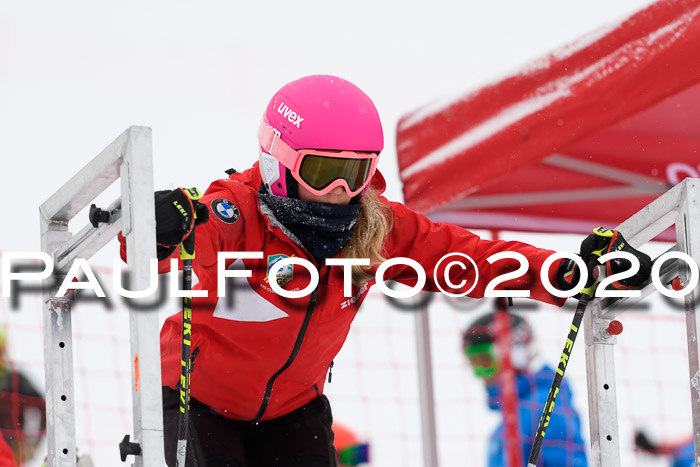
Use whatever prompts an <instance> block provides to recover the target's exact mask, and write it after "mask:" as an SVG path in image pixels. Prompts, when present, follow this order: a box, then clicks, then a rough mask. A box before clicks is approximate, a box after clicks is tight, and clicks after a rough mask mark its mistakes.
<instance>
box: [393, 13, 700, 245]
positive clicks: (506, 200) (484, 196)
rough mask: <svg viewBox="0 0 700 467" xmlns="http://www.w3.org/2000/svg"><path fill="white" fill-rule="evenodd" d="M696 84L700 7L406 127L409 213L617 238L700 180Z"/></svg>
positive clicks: (605, 39) (571, 54)
mask: <svg viewBox="0 0 700 467" xmlns="http://www.w3.org/2000/svg"><path fill="white" fill-rule="evenodd" d="M699 83H700V0H687V1H678V0H675V1H674V0H662V1H660V2H657V3H655V4H653V5H651V6H649V7H648V8H646V9H644V10H642V11H640V12H638V13H636V14H634V15H632V16H631V17H629V18H627V19H626V20H624V21H622V22H621V23H619V24H615V25H611V26H609V27H605V28H602V29H600V30H598V31H596V32H594V33H592V34H590V35H588V36H586V37H584V38H582V39H580V40H578V41H576V42H574V43H572V44H569V45H567V46H565V47H563V48H561V49H559V50H556V51H554V52H552V53H550V54H549V55H547V56H546V57H543V58H542V59H540V60H536V61H534V62H533V63H531V64H529V65H528V66H526V67H524V68H523V69H522V70H520V71H519V72H518V73H516V74H514V75H512V76H509V77H507V78H505V79H503V80H501V81H499V82H497V83H494V84H491V85H489V86H486V87H483V88H481V89H479V90H477V91H475V92H472V93H469V94H467V95H463V96H458V97H457V98H453V99H447V100H442V101H440V102H436V103H433V104H430V105H427V106H425V107H423V108H421V109H418V110H416V111H414V112H412V113H410V114H408V115H406V116H404V117H403V118H402V119H401V120H400V122H399V124H398V129H397V150H398V160H399V168H400V177H401V179H402V181H403V183H404V188H403V189H404V197H405V201H406V204H407V205H408V206H409V207H411V208H413V209H416V210H419V211H423V212H427V213H432V214H431V217H432V218H434V219H436V220H447V221H450V222H453V223H456V224H459V225H464V226H467V227H470V228H504V229H513V230H529V231H561V232H581V233H583V232H586V233H588V232H590V229H591V228H592V227H595V226H596V225H605V226H608V227H613V226H615V225H617V224H619V223H620V222H622V221H623V220H625V219H626V218H627V217H629V216H630V215H631V214H633V213H635V212H636V211H638V210H639V209H641V208H642V207H644V206H645V205H647V204H648V203H649V202H650V201H651V200H653V199H654V198H656V197H658V196H659V195H660V194H661V193H663V192H665V191H666V190H667V189H668V188H669V187H670V186H672V185H673V184H675V183H677V182H678V181H680V180H682V179H683V178H685V177H687V176H691V177H698V176H699V173H700V84H699ZM696 84H697V85H698V86H694V85H696Z"/></svg>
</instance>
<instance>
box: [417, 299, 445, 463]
mask: <svg viewBox="0 0 700 467" xmlns="http://www.w3.org/2000/svg"><path fill="white" fill-rule="evenodd" d="M415 326H416V352H417V355H416V361H417V362H418V397H419V399H420V417H421V427H422V428H421V433H422V445H423V465H425V466H427V467H438V465H439V464H438V447H437V426H436V425H437V424H436V421H435V396H434V391H433V363H432V353H431V351H430V312H429V311H428V307H427V306H423V307H421V310H420V312H419V313H416V315H415Z"/></svg>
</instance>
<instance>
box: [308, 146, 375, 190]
mask: <svg viewBox="0 0 700 467" xmlns="http://www.w3.org/2000/svg"><path fill="white" fill-rule="evenodd" d="M371 167H372V159H371V158H370V159H347V158H338V157H324V156H315V155H311V154H307V155H306V156H304V159H303V160H302V161H301V166H300V167H299V175H300V176H301V179H302V180H304V181H305V182H306V183H308V184H309V186H311V187H312V188H315V189H316V190H323V189H324V188H326V187H327V186H328V185H330V184H331V183H333V181H335V180H338V179H341V178H342V179H343V180H345V181H346V182H347V183H348V186H349V187H350V190H351V191H357V190H359V189H360V188H362V186H363V185H364V184H365V182H366V181H367V176H368V175H369V171H370V168H371Z"/></svg>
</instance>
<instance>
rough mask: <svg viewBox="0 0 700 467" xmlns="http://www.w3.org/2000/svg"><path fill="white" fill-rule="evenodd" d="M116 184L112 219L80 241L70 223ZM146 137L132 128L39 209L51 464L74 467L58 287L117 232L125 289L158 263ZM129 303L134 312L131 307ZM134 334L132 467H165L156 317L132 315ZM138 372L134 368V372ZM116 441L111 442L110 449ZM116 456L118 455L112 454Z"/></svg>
mask: <svg viewBox="0 0 700 467" xmlns="http://www.w3.org/2000/svg"><path fill="white" fill-rule="evenodd" d="M118 178H121V197H120V199H117V200H116V201H114V202H113V203H112V204H111V205H110V206H109V208H108V209H109V211H110V212H111V213H112V215H111V219H110V221H109V222H108V223H106V224H101V225H100V226H99V227H98V228H94V227H93V226H92V225H90V224H88V225H87V226H85V227H84V228H83V229H82V230H80V231H79V232H78V233H77V234H75V235H73V234H71V233H70V232H69V231H68V222H69V221H70V220H71V219H72V218H73V217H75V216H76V214H78V213H79V212H80V211H81V210H82V209H83V208H85V207H86V206H87V205H88V203H90V202H91V201H92V200H93V199H94V198H95V197H96V196H97V195H99V194H100V193H102V192H103V191H104V190H105V189H107V187H109V185H110V184H111V183H112V182H113V181H115V180H117V179H118ZM154 209H155V208H154V199H153V158H152V145H151V130H150V128H146V127H139V126H132V127H130V128H128V129H127V130H126V131H125V132H124V133H122V134H121V135H120V136H119V137H117V139H115V140H114V141H113V142H112V143H111V144H110V145H109V146H107V147H106V148H105V149H104V150H103V151H102V152H101V153H100V154H98V155H97V156H96V157H95V158H94V159H93V160H92V161H91V162H90V163H88V164H87V165H86V166H85V167H83V168H82V169H81V170H80V171H79V172H78V173H76V174H75V175H74V176H73V177H72V178H71V179H70V180H69V181H68V182H67V183H65V184H64V185H63V186H62V187H61V188H60V189H59V190H58V191H56V193H54V194H53V195H52V196H51V197H49V199H47V200H46V201H45V202H44V203H43V204H42V205H41V206H40V208H39V211H40V217H41V248H42V251H44V252H46V253H48V254H49V255H50V256H51V257H52V258H53V260H54V263H55V268H54V274H53V275H52V277H50V278H49V279H47V280H46V281H45V282H44V287H43V293H42V296H43V302H44V361H45V374H46V414H47V445H48V446H47V447H48V464H47V465H52V466H58V467H75V465H76V458H75V447H76V439H75V401H74V392H73V386H74V383H73V347H72V327H71V313H70V309H71V299H72V297H70V296H69V295H67V296H66V297H64V298H56V297H55V293H56V288H55V287H56V283H57V282H55V281H56V280H58V283H60V281H61V279H62V276H64V275H65V273H66V271H67V270H68V268H69V267H70V265H71V263H72V262H73V260H74V259H76V258H89V257H91V256H92V255H93V254H94V253H95V252H97V251H98V250H99V249H100V248H102V247H103V246H104V245H105V244H106V243H107V242H108V241H110V240H111V239H112V238H114V236H115V235H116V234H117V232H119V231H120V230H121V231H122V232H123V234H124V235H125V236H126V239H127V249H128V251H129V266H128V271H129V274H130V278H131V281H130V284H131V287H132V289H133V290H143V289H145V288H146V287H147V286H148V282H149V272H150V269H149V261H150V259H151V258H155V257H156V249H155V218H154V216H153V212H154ZM132 303H134V305H138V302H137V301H136V300H134V301H133V302H132ZM129 318H130V328H131V358H132V363H133V365H132V383H133V384H132V387H131V390H132V399H133V406H134V411H133V416H134V442H137V443H139V444H140V446H141V455H139V456H136V460H135V463H134V464H133V465H134V466H136V467H142V466H154V465H162V464H163V409H162V403H161V372H160V351H159V346H158V328H159V326H158V315H157V312H155V311H139V310H138V309H136V308H135V307H130V310H129ZM136 365H138V367H137V366H136ZM118 441H119V440H115V448H116V445H117V444H118ZM115 455H116V449H115Z"/></svg>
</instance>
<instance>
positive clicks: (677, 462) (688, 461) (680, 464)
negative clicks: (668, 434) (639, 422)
mask: <svg viewBox="0 0 700 467" xmlns="http://www.w3.org/2000/svg"><path fill="white" fill-rule="evenodd" d="M634 444H635V446H636V447H637V449H640V450H641V451H643V452H645V453H647V454H650V455H656V456H668V457H669V460H670V462H669V465H670V466H671V467H692V466H694V465H696V464H695V449H694V446H693V438H692V437H691V438H690V439H689V440H687V441H681V442H678V441H675V442H663V443H654V442H652V441H651V440H650V439H649V438H648V437H647V435H646V433H645V432H644V431H641V430H637V433H636V434H635V437H634Z"/></svg>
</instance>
